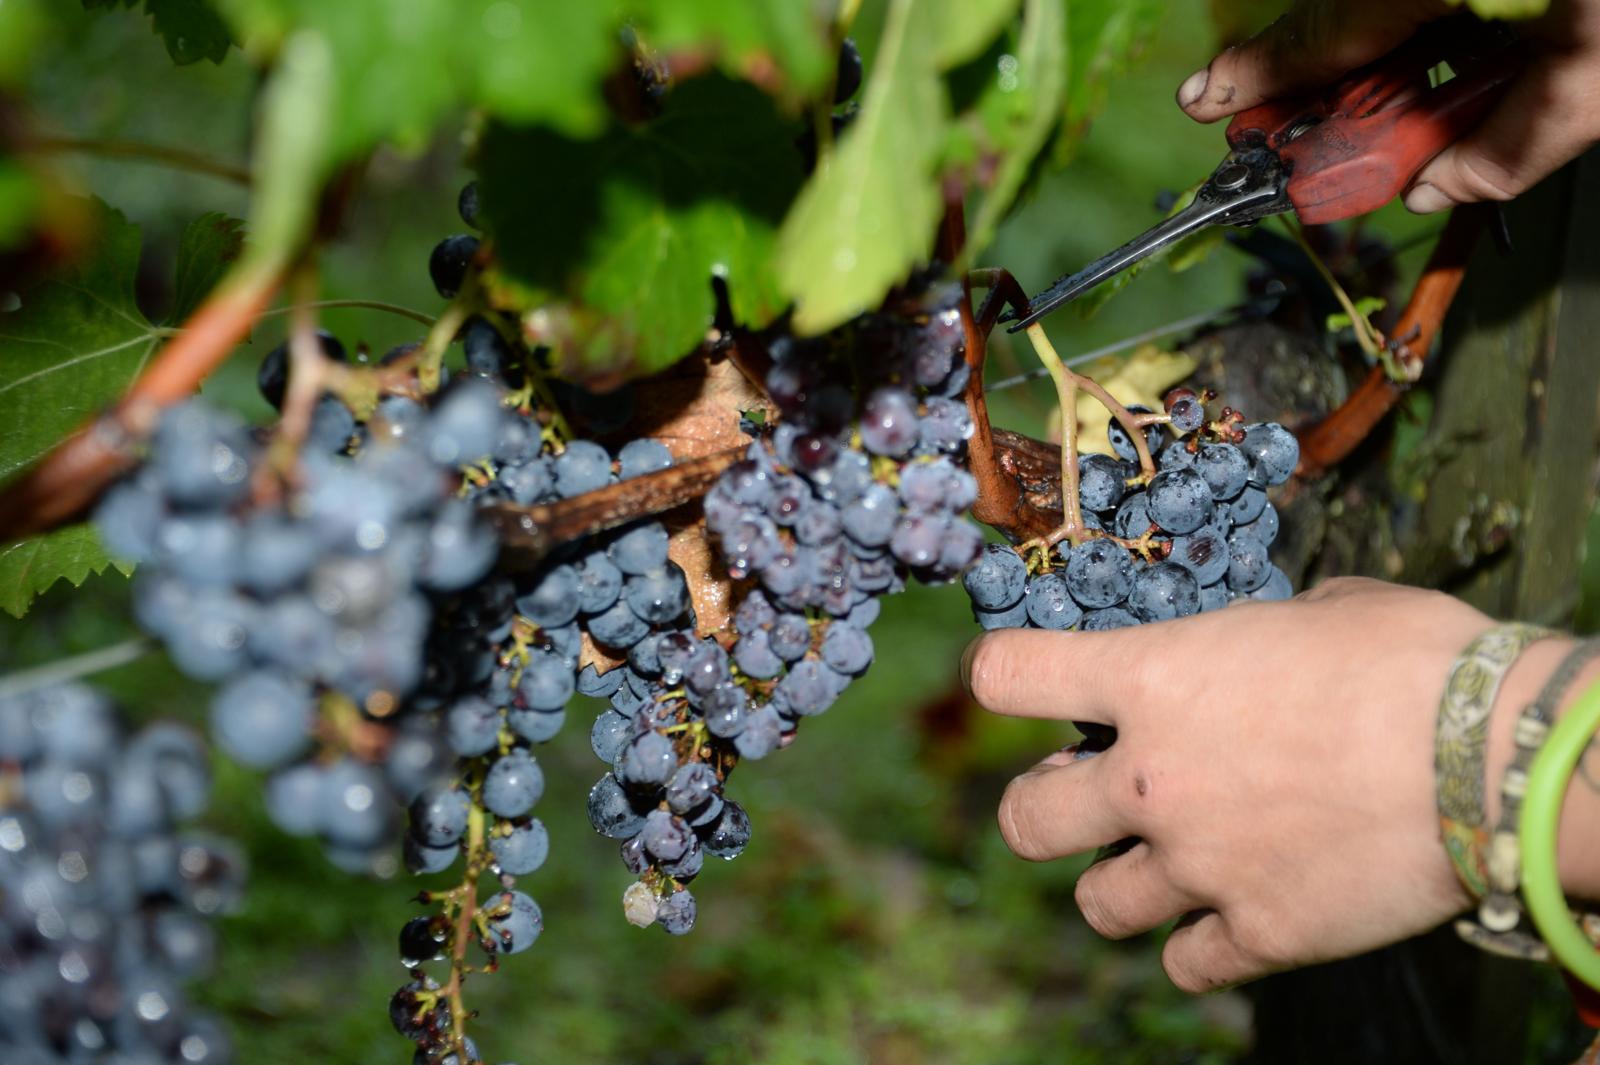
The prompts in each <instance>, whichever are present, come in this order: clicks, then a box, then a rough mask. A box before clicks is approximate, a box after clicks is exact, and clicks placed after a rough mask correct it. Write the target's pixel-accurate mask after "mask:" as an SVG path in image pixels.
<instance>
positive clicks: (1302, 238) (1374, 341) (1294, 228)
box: [1278, 215, 1388, 361]
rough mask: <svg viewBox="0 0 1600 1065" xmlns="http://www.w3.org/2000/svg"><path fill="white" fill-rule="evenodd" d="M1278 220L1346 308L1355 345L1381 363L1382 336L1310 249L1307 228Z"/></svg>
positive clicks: (1285, 218) (1384, 350)
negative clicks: (1354, 337) (1354, 336)
mask: <svg viewBox="0 0 1600 1065" xmlns="http://www.w3.org/2000/svg"><path fill="white" fill-rule="evenodd" d="M1278 217H1279V218H1280V219H1281V220H1282V222H1283V228H1284V229H1286V230H1288V231H1289V236H1291V237H1293V238H1294V241H1295V243H1296V244H1298V245H1300V250H1301V252H1303V253H1304V254H1305V257H1306V258H1307V259H1308V260H1310V262H1311V265H1312V266H1314V267H1316V270H1317V274H1318V276H1320V277H1321V278H1322V281H1323V283H1324V284H1325V285H1327V286H1328V288H1329V290H1330V291H1331V292H1332V293H1333V298H1334V299H1335V300H1337V301H1338V302H1339V306H1340V307H1342V308H1344V313H1345V316H1346V317H1348V318H1349V319H1350V329H1351V331H1352V332H1353V333H1355V335H1356V345H1357V346H1358V347H1359V348H1360V349H1361V350H1362V351H1363V352H1365V353H1366V356H1367V357H1368V358H1369V359H1375V360H1379V361H1382V360H1383V359H1384V357H1385V355H1386V354H1387V353H1388V352H1387V348H1386V346H1385V344H1384V341H1383V335H1382V334H1381V333H1379V332H1378V331H1377V329H1375V328H1373V325H1372V323H1371V322H1370V321H1368V320H1367V316H1366V315H1364V314H1362V313H1361V312H1360V311H1359V310H1357V309H1356V305H1355V301H1354V300H1352V299H1351V298H1350V293H1348V292H1346V291H1345V290H1344V286H1343V285H1341V284H1339V279H1338V278H1337V277H1334V276H1333V271H1332V270H1330V269H1328V264H1327V263H1326V262H1324V261H1323V259H1322V256H1321V255H1318V254H1317V250H1316V249H1315V248H1313V247H1312V246H1311V242H1310V241H1309V240H1307V239H1306V230H1305V227H1304V226H1302V225H1301V224H1300V223H1299V222H1297V221H1295V220H1294V219H1293V218H1291V217H1289V216H1288V215H1279V216H1278Z"/></svg>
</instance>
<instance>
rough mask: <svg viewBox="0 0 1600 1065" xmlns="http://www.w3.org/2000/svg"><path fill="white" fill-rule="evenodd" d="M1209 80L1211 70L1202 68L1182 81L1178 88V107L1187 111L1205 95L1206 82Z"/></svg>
mask: <svg viewBox="0 0 1600 1065" xmlns="http://www.w3.org/2000/svg"><path fill="white" fill-rule="evenodd" d="M1209 80H1211V68H1210V67H1202V68H1201V69H1199V70H1197V71H1195V72H1194V73H1193V74H1190V75H1189V76H1188V77H1187V78H1185V79H1183V84H1182V85H1179V86H1178V106H1179V107H1181V108H1183V109H1184V110H1185V111H1187V110H1188V109H1189V108H1191V107H1193V106H1194V105H1195V103H1196V102H1198V101H1199V99H1200V97H1202V96H1204V95H1205V94H1206V82H1207V81H1209Z"/></svg>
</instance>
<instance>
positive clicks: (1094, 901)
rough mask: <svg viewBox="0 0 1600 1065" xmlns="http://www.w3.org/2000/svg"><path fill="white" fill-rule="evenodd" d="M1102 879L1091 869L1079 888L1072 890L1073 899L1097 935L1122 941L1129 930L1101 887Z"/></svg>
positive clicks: (1083, 876) (1082, 879) (1079, 879)
mask: <svg viewBox="0 0 1600 1065" xmlns="http://www.w3.org/2000/svg"><path fill="white" fill-rule="evenodd" d="M1101 879H1102V877H1100V876H1098V875H1096V874H1095V871H1094V869H1093V868H1091V869H1089V870H1088V871H1087V872H1085V873H1084V874H1083V875H1082V876H1080V877H1079V878H1078V883H1077V886H1076V887H1074V888H1073V889H1072V898H1073V900H1074V901H1075V902H1076V903H1077V904H1078V910H1079V912H1081V913H1082V914H1083V919H1084V920H1085V921H1087V922H1088V924H1089V927H1090V928H1092V929H1094V930H1095V933H1096V934H1098V935H1101V936H1104V937H1105V938H1106V939H1121V938H1122V937H1123V936H1125V935H1126V934H1127V929H1126V928H1125V927H1124V924H1123V922H1122V920H1121V919H1120V918H1119V917H1118V915H1117V912H1116V909H1115V907H1114V906H1113V904H1112V903H1111V902H1110V900H1109V898H1108V896H1107V893H1106V891H1104V890H1103V888H1102V887H1101V886H1099V881H1100V880H1101Z"/></svg>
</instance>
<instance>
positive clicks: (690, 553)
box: [667, 502, 739, 636]
mask: <svg viewBox="0 0 1600 1065" xmlns="http://www.w3.org/2000/svg"><path fill="white" fill-rule="evenodd" d="M667 528H669V529H671V530H672V536H671V538H670V539H669V540H668V541H667V557H668V558H670V559H672V561H674V562H676V563H677V564H678V566H679V568H681V569H682V570H683V576H684V578H685V579H686V580H687V581H688V582H689V598H690V599H691V600H693V602H694V619H695V625H696V628H697V630H698V631H699V633H700V635H702V636H709V635H711V634H712V633H714V632H716V631H717V630H718V629H721V628H723V627H724V626H726V625H727V624H728V623H729V622H730V621H731V620H732V619H733V612H734V610H735V609H737V608H738V605H739V603H738V598H739V586H738V584H737V582H735V581H734V579H733V578H732V577H730V576H728V571H727V570H726V569H725V568H724V567H723V565H722V559H721V557H720V556H719V555H718V553H717V551H716V549H715V548H714V547H712V546H711V541H710V539H709V538H708V537H707V535H706V520H705V517H704V516H703V515H702V514H701V513H700V504H699V503H698V502H695V503H691V504H689V505H688V506H686V507H682V508H680V509H679V510H677V511H675V512H674V513H673V514H669V515H668V516H667Z"/></svg>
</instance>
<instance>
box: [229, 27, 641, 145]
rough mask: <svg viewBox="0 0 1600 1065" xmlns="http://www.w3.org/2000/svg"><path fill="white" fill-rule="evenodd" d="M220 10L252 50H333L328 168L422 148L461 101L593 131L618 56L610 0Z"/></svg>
mask: <svg viewBox="0 0 1600 1065" xmlns="http://www.w3.org/2000/svg"><path fill="white" fill-rule="evenodd" d="M217 3H218V6H219V7H220V8H221V9H222V11H223V13H224V14H225V15H226V16H227V17H228V19H229V21H230V23H231V24H232V25H233V27H234V29H235V31H236V33H237V34H238V36H239V39H240V40H241V41H243V42H244V43H246V45H247V46H248V47H250V48H251V49H252V50H253V51H273V50H277V49H280V48H282V47H284V46H285V45H286V44H287V43H288V42H289V41H290V40H291V39H293V38H294V37H296V36H306V35H309V36H312V37H315V38H318V39H320V40H321V41H322V43H323V44H324V45H325V46H326V48H327V50H328V53H329V54H330V56H331V59H332V63H331V66H330V70H331V78H330V81H331V84H330V85H329V87H328V91H327V94H326V96H325V98H324V100H323V106H324V107H325V109H326V111H327V114H328V118H329V123H328V128H329V129H330V130H331V131H332V132H331V136H330V140H329V143H328V145H327V149H326V156H325V165H326V167H327V168H330V169H331V168H332V167H334V166H337V165H338V164H340V163H342V162H345V161H346V160H349V159H353V158H356V157H358V156H360V155H362V154H364V153H365V152H366V151H368V150H369V149H371V148H372V147H373V146H374V145H376V144H378V143H380V142H382V141H386V140H390V141H394V142H396V143H398V144H399V145H400V146H401V147H403V148H408V149H420V148H421V147H423V146H424V145H425V144H426V142H427V140H428V138H429V136H430V135H431V133H432V131H433V129H434V127H435V126H436V125H437V124H438V122H439V121H440V119H442V118H443V117H444V116H445V114H446V113H447V112H449V111H450V110H452V109H454V108H456V107H459V106H460V105H461V104H463V103H466V104H479V103H481V104H484V105H486V106H488V107H490V108H491V109H492V110H494V111H495V112H496V113H498V114H500V115H502V116H504V117H506V118H509V119H512V120H515V121H520V122H530V123H531V122H543V123H547V124H549V125H551V126H554V127H555V128H557V129H559V130H561V131H562V132H564V133H567V134H569V135H571V136H592V135H593V134H595V133H597V132H599V130H600V129H601V127H602V126H603V123H604V121H605V107H604V100H603V98H602V95H601V92H600V83H601V81H602V79H603V78H604V76H605V75H606V74H607V73H608V72H609V70H610V69H611V68H612V67H614V66H615V65H617V61H618V60H619V58H620V56H621V48H620V44H619V43H618V37H617V28H618V25H619V18H620V11H619V8H618V6H617V4H616V3H615V2H614V0H582V2H579V3H573V2H571V0H406V2H405V3H395V2H393V0H336V2H331V0H217ZM406 57H412V59H411V60H410V61H408V60H407V58H406Z"/></svg>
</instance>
